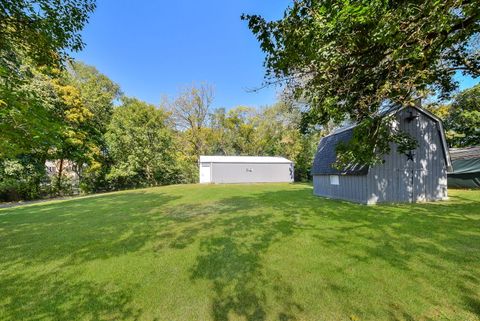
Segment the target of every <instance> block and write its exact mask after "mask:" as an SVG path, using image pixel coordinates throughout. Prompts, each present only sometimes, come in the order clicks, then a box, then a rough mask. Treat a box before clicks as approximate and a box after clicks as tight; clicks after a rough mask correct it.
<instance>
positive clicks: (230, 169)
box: [199, 156, 294, 184]
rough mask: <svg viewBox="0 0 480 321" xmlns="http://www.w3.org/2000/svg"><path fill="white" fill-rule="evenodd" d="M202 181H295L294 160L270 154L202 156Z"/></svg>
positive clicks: (200, 167)
mask: <svg viewBox="0 0 480 321" xmlns="http://www.w3.org/2000/svg"><path fill="white" fill-rule="evenodd" d="M199 171H200V175H199V176H200V183H204V184H208V183H226V184H229V183H276V182H277V183H278V182H293V173H294V172H293V162H292V161H290V160H288V159H286V158H283V157H268V156H200V161H199Z"/></svg>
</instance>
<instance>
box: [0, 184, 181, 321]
mask: <svg viewBox="0 0 480 321" xmlns="http://www.w3.org/2000/svg"><path fill="white" fill-rule="evenodd" d="M175 199H176V197H172V196H169V195H163V194H159V193H155V194H153V195H152V194H150V193H147V192H142V191H136V192H132V193H120V194H106V195H102V196H98V197H92V198H85V199H77V200H69V201H63V202H57V203H52V204H42V205H39V206H37V205H35V206H29V207H24V208H14V209H11V210H9V212H8V214H7V215H3V216H1V217H0V236H1V237H0V319H2V320H4V319H5V320H32V321H33V320H136V319H138V316H139V315H140V314H141V311H140V310H138V309H136V308H134V307H133V306H132V305H131V301H132V296H131V293H130V291H129V290H128V289H126V288H119V287H117V286H115V284H112V283H102V282H93V281H88V280H83V281H82V280H79V279H78V278H76V277H75V275H72V274H71V273H73V272H71V271H70V270H69V269H68V268H69V267H71V266H76V265H78V264H81V263H83V262H88V261H92V260H96V259H108V258H112V257H116V256H120V255H125V254H128V253H132V252H137V251H140V250H141V249H142V248H144V246H145V245H146V244H147V243H148V242H150V241H151V240H152V239H153V238H155V236H156V233H157V231H158V230H159V229H162V227H163V226H167V225H168V224H169V222H170V221H171V219H169V218H168V217H166V216H164V215H163V214H162V213H161V211H160V212H158V209H159V208H162V207H163V206H165V205H166V204H168V203H169V202H171V201H173V200H175ZM152 211H153V212H152ZM32 267H34V268H32Z"/></svg>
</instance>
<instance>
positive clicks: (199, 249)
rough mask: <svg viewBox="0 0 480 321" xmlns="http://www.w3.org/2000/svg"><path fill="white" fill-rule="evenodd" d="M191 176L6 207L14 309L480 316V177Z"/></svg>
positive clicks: (4, 237)
mask: <svg viewBox="0 0 480 321" xmlns="http://www.w3.org/2000/svg"><path fill="white" fill-rule="evenodd" d="M450 196H451V199H450V201H447V202H438V203H431V204H419V205H382V206H370V207H367V206H363V205H356V204H351V203H347V202H341V201H332V200H326V199H322V198H317V197H314V196H312V188H311V186H309V185H287V184H268V185H231V186H226V185H212V186H199V185H186V186H185V185H184V186H169V187H160V188H152V189H144V190H136V191H126V192H119V193H111V194H104V195H100V196H94V197H86V198H81V199H76V200H68V201H58V202H50V203H43V204H36V205H32V206H24V207H17V208H11V209H3V210H0V320H15V321H17V320H282V321H283V320H480V191H476V192H473V191H450Z"/></svg>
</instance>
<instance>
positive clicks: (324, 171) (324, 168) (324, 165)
mask: <svg viewBox="0 0 480 321" xmlns="http://www.w3.org/2000/svg"><path fill="white" fill-rule="evenodd" d="M353 130H354V128H353V127H352V128H348V129H345V130H342V131H339V132H337V133H334V134H331V135H329V136H326V137H324V138H322V140H321V141H320V144H319V145H318V149H317V153H316V154H315V159H314V160H313V166H312V175H338V174H346V175H366V174H367V173H368V166H365V165H354V166H350V167H349V168H346V169H342V170H338V169H336V168H334V167H333V165H334V164H335V162H336V160H337V152H336V147H337V145H338V144H339V143H340V142H344V143H346V142H348V141H350V140H351V139H352V137H353Z"/></svg>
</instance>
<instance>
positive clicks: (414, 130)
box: [367, 108, 447, 203]
mask: <svg viewBox="0 0 480 321" xmlns="http://www.w3.org/2000/svg"><path fill="white" fill-rule="evenodd" d="M410 111H413V112H414V114H416V115H418V116H419V117H418V118H417V119H415V120H413V121H411V122H407V121H406V120H405V118H407V117H408V116H409V112H410ZM396 120H397V122H398V125H399V127H400V129H402V130H404V131H406V132H407V133H409V134H410V135H412V136H413V137H414V138H415V139H417V141H418V144H419V146H418V148H417V149H416V150H414V151H413V152H414V153H415V156H414V161H413V162H412V161H409V160H407V157H406V156H405V155H400V154H398V152H397V147H396V146H395V144H392V148H391V152H390V153H389V154H388V155H386V156H385V158H384V160H385V162H384V163H383V164H382V165H377V166H372V167H371V168H370V171H369V173H368V175H367V189H368V203H380V202H409V201H432V200H440V199H444V198H445V197H447V194H446V193H447V191H446V178H447V173H446V164H445V158H444V155H443V149H442V143H441V138H440V134H439V128H438V124H437V123H436V122H435V121H434V120H432V119H431V118H429V117H427V116H426V115H424V114H422V113H420V112H418V111H417V110H414V109H410V108H406V109H403V110H401V111H400V112H399V113H397V114H396ZM412 184H413V185H412Z"/></svg>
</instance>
